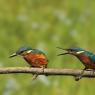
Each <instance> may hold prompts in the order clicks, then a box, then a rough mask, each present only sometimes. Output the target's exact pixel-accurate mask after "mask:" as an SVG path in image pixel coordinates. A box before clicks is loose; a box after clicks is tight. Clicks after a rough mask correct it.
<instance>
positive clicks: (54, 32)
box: [0, 0, 95, 95]
mask: <svg viewBox="0 0 95 95" xmlns="http://www.w3.org/2000/svg"><path fill="white" fill-rule="evenodd" d="M94 41H95V1H94V0H90V1H89V0H0V67H19V66H21V67H25V66H28V64H26V62H25V61H24V60H23V59H22V58H19V57H16V58H13V59H9V58H8V56H9V55H10V54H11V53H13V52H14V51H16V50H17V49H18V48H19V47H21V46H31V47H33V48H37V49H41V50H43V51H44V52H45V53H46V54H47V56H48V59H49V60H50V62H49V65H48V67H49V68H81V69H82V68H83V65H82V64H81V63H80V62H79V60H78V59H77V58H75V57H73V56H70V55H67V56H64V57H63V56H61V57H58V56H56V55H57V54H58V53H60V52H61V51H60V50H58V49H57V48H56V47H57V46H60V47H63V48H70V47H82V48H84V49H87V50H90V51H92V52H94V51H95V42H94ZM31 79H32V75H28V74H12V75H0V95H94V91H95V85H94V83H95V79H88V78H84V79H81V80H80V81H79V82H76V81H75V80H74V78H73V77H65V76H50V77H48V78H46V77H43V76H42V77H38V79H37V80H35V81H32V80H31Z"/></svg>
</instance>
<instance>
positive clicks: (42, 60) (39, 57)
mask: <svg viewBox="0 0 95 95" xmlns="http://www.w3.org/2000/svg"><path fill="white" fill-rule="evenodd" d="M24 59H25V60H26V61H27V62H28V63H29V64H30V65H31V66H33V67H43V66H45V67H46V65H47V64H48V61H47V58H46V56H45V55H43V54H31V53H29V54H27V55H25V56H24Z"/></svg>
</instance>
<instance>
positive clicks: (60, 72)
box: [0, 67, 95, 77]
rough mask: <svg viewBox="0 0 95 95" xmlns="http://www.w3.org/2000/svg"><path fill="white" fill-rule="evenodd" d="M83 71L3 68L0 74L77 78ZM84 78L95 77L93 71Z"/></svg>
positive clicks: (84, 75)
mask: <svg viewBox="0 0 95 95" xmlns="http://www.w3.org/2000/svg"><path fill="white" fill-rule="evenodd" d="M81 71H82V70H79V69H62V68H47V69H44V72H43V70H42V69H41V68H31V67H5V68H4V67H3V68H0V74H12V73H27V74H31V73H32V74H39V75H48V76H50V75H54V76H55V75H66V76H77V75H79V74H80V73H81ZM83 77H95V73H94V72H93V71H85V72H84V74H83Z"/></svg>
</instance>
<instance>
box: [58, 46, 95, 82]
mask: <svg viewBox="0 0 95 95" xmlns="http://www.w3.org/2000/svg"><path fill="white" fill-rule="evenodd" d="M58 48H59V49H62V50H64V52H63V53H61V54H59V56H60V55H65V54H71V55H74V56H75V57H77V58H78V59H79V60H80V61H81V62H82V64H83V65H84V67H85V68H84V69H83V71H82V72H81V74H80V75H78V76H76V78H75V80H76V81H78V80H80V79H81V78H82V76H83V73H84V71H85V70H93V71H94V70H95V54H93V53H91V52H89V51H87V50H84V49H82V48H69V49H63V48H60V47H58Z"/></svg>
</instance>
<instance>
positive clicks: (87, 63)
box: [79, 54, 95, 69]
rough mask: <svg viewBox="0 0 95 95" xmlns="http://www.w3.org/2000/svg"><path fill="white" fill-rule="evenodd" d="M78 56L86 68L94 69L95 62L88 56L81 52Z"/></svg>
mask: <svg viewBox="0 0 95 95" xmlns="http://www.w3.org/2000/svg"><path fill="white" fill-rule="evenodd" d="M79 57H80V58H81V61H82V62H83V64H84V65H85V66H86V68H88V69H95V64H94V63H93V62H92V61H91V60H90V59H89V57H87V56H85V55H83V54H81V55H80V56H79Z"/></svg>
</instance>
